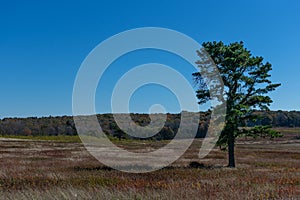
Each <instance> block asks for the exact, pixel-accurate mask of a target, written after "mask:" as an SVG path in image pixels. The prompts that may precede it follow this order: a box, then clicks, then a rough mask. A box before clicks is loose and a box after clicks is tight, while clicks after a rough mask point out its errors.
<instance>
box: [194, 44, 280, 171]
mask: <svg viewBox="0 0 300 200" xmlns="http://www.w3.org/2000/svg"><path fill="white" fill-rule="evenodd" d="M202 45H203V49H201V51H197V53H198V55H199V57H201V58H203V57H204V56H205V55H204V54H205V53H208V54H209V55H210V57H211V59H212V60H213V62H214V64H215V65H216V66H217V69H218V70H219V73H220V75H221V78H222V80H223V84H224V87H222V86H218V88H214V89H215V90H218V93H219V97H218V99H219V101H220V100H221V101H223V102H226V116H225V123H226V124H225V127H224V129H223V131H222V133H221V135H220V137H219V140H218V145H226V146H228V156H229V164H228V166H229V167H235V160H234V143H235V138H236V137H238V136H240V135H245V134H246V135H251V136H256V135H257V134H259V135H264V136H270V137H277V136H280V134H279V133H278V132H276V131H273V130H270V129H269V128H270V127H253V128H243V127H244V126H245V121H247V120H256V119H257V118H258V116H256V115H253V111H254V110H255V109H256V110H257V109H258V110H269V106H270V104H271V103H272V99H271V98H270V97H269V96H268V93H269V92H271V91H273V90H275V89H276V88H277V87H279V86H280V84H278V83H275V84H274V83H272V81H271V79H270V77H271V75H270V71H271V70H272V65H271V64H270V63H269V62H264V59H263V57H261V56H253V55H252V54H251V52H250V51H249V50H248V49H246V48H245V47H244V43H243V42H235V43H231V44H229V45H225V44H224V43H223V42H205V43H203V44H202ZM205 62H207V61H205V60H204V61H203V60H199V61H197V62H196V64H198V66H199V69H200V72H197V73H194V74H193V77H194V79H195V81H196V83H198V85H199V89H198V90H197V91H196V95H197V97H198V99H199V103H200V104H203V103H206V102H208V101H210V100H212V98H215V97H216V96H214V97H213V96H211V95H210V94H211V93H210V90H209V89H208V87H207V86H206V85H205V84H204V81H203V78H202V76H201V74H202V73H203V72H204V73H207V72H208V71H207V69H206V68H205V67H203V66H204V65H205V64H206V63H205ZM210 81H213V80H210Z"/></svg>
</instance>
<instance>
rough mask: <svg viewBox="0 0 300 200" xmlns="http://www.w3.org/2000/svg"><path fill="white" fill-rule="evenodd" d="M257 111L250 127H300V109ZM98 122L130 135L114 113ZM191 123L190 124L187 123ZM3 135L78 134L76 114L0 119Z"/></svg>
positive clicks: (167, 128)
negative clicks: (75, 122)
mask: <svg viewBox="0 0 300 200" xmlns="http://www.w3.org/2000/svg"><path fill="white" fill-rule="evenodd" d="M253 114H255V115H259V116H260V118H259V119H258V120H257V121H255V122H253V121H246V122H245V125H246V126H256V125H272V126H273V127H300V111H268V112H261V111H255V112H254V113H253ZM130 115H131V118H132V119H133V121H134V122H135V123H137V124H139V125H141V126H146V125H147V124H149V122H150V118H149V116H148V115H147V114H130ZM180 117H181V114H167V120H166V122H165V125H164V127H163V128H162V129H161V130H160V132H159V133H158V134H156V135H155V136H153V137H152V139H157V140H161V139H172V138H173V137H174V136H175V134H176V133H177V130H178V127H179V125H180ZM97 118H98V121H99V123H100V125H101V127H102V129H103V131H104V132H105V133H106V134H107V135H110V136H114V137H119V138H128V137H130V136H128V135H127V134H125V133H124V132H123V131H122V130H121V129H120V128H119V127H118V125H117V124H116V122H115V121H114V118H113V115H112V114H98V115H97ZM209 119H210V112H201V113H200V120H199V127H198V132H197V135H196V137H204V136H205V134H206V131H207V128H208V126H209ZM187 126H188V125H187ZM0 134H1V135H32V136H37V135H49V136H51V135H76V134H77V132H76V128H75V124H74V121H73V117H72V116H58V117H52V116H49V117H40V118H38V117H28V118H4V119H2V120H0Z"/></svg>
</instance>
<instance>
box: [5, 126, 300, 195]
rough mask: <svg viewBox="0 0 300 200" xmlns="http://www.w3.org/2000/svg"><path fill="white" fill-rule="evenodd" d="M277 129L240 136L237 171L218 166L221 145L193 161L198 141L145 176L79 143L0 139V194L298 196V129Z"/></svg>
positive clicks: (222, 163)
mask: <svg viewBox="0 0 300 200" xmlns="http://www.w3.org/2000/svg"><path fill="white" fill-rule="evenodd" d="M293 130H294V132H293ZM282 131H285V132H286V133H287V134H286V136H285V137H284V138H280V139H276V140H273V141H271V142H270V141H267V140H265V141H264V140H248V139H245V138H242V139H241V140H239V141H238V142H237V147H236V158H237V164H238V167H237V168H236V169H229V168H226V167H223V166H225V165H226V163H227V153H226V152H224V151H220V150H219V149H214V150H213V151H212V152H211V153H210V154H209V155H208V156H207V157H205V158H204V159H202V160H199V159H198V157H197V154H198V151H199V145H200V143H201V140H199V139H198V140H196V141H195V142H194V143H193V145H192V146H191V147H190V148H189V149H188V151H187V152H186V153H185V154H184V155H183V156H182V157H181V158H180V159H179V160H178V161H176V162H175V163H173V164H172V165H171V166H170V167H167V168H165V169H161V170H158V171H155V172H151V173H146V174H130V173H123V172H119V171H116V170H112V169H111V168H109V167H105V166H103V165H102V164H101V163H99V161H97V160H96V159H94V158H93V157H91V156H90V154H89V153H88V152H87V151H86V150H85V148H84V146H83V145H82V144H80V143H61V142H56V141H28V140H10V139H2V140H1V141H0V151H1V154H0V155H1V157H0V194H1V195H0V197H1V199H7V198H11V199H24V198H27V199H41V198H44V199H299V198H300V179H299V175H300V162H299V160H300V148H299V147H300V142H299V140H297V139H293V138H294V136H295V135H296V134H299V130H295V129H285V130H282ZM153 143H154V142H149V143H146V145H148V146H155V145H157V144H156V143H160V142H155V145H154V144H153ZM127 144H128V142H126V141H120V143H119V145H123V146H125V145H127ZM143 145H144V143H143ZM141 147H142V146H140V147H139V146H138V145H136V146H135V148H141ZM143 148H144V146H143ZM191 163H192V164H191Z"/></svg>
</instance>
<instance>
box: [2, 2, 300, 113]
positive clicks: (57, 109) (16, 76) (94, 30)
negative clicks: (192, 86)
mask: <svg viewBox="0 0 300 200" xmlns="http://www.w3.org/2000/svg"><path fill="white" fill-rule="evenodd" d="M299 10H300V2H299V1H297V0H294V1H288V0H286V1H284V0H282V1H261V0H260V1H259V0H251V1H238V0H236V1H216V0H210V1H200V0H195V1H175V0H174V1H167V0H159V1H156V0H151V1H142V0H140V1H121V0H120V1H114V0H107V1H64V0H60V1H57V0H52V1H30V0H29V1H14V0H12V1H1V2H0V83H1V96H0V99H1V101H0V118H3V117H21V116H49V115H54V116H55V115H70V114H71V113H72V89H73V83H74V79H75V77H76V73H77V70H78V69H79V67H80V65H81V62H82V61H83V60H84V58H85V57H86V56H87V54H88V53H89V52H90V51H91V50H92V49H93V48H94V47H95V46H96V45H97V44H98V43H100V42H101V41H103V40H105V39H107V38H108V37H110V36H112V35H114V34H117V33H119V32H121V31H125V30H127V29H132V28H137V27H147V26H155V27H165V28H170V29H174V30H177V31H180V32H182V33H185V34H187V35H188V36H190V37H192V38H194V39H195V40H197V41H198V42H199V43H202V42H204V41H214V40H216V41H219V40H222V41H224V42H225V43H229V42H234V41H241V40H242V41H244V42H245V44H246V46H247V48H248V49H250V50H251V51H252V52H253V54H254V55H261V56H263V57H264V58H265V60H267V61H269V62H271V63H272V64H273V72H272V80H273V81H274V82H280V83H282V86H281V87H280V88H279V89H278V90H277V91H275V92H273V93H272V95H271V97H272V98H273V100H274V103H273V105H272V106H271V109H274V110H278V109H282V110H300V90H299V85H300V84H299V82H298V80H299V78H298V77H299V76H300V65H299V58H300V12H299ZM157 55H158V53H157V52H154V51H153V52H151V51H149V52H148V53H147V52H146V53H145V52H144V54H143V56H142V58H143V59H141V56H139V53H137V54H136V55H135V56H137V57H139V58H140V59H138V62H137V61H136V60H135V59H134V57H132V59H131V61H126V58H124V59H123V58H120V61H119V60H118V62H120V64H119V66H116V69H112V70H111V73H112V74H114V73H116V74H119V75H120V71H121V72H122V70H120V66H121V65H124V64H128V65H133V64H142V63H143V62H150V61H151V62H159V61H160V60H159V59H162V60H161V62H162V63H164V64H168V62H170V63H169V64H174V63H175V61H176V63H177V64H178V63H180V62H183V61H181V60H180V59H179V60H176V59H175V60H174V61H170V58H171V57H170V56H169V55H167V54H164V53H162V54H161V55H160V56H157ZM129 57H130V56H129ZM122 59H123V61H122ZM127 59H128V58H127ZM116 63H117V62H116ZM109 77H113V75H108V76H107V77H106V79H107V80H108V81H109V80H110V78H109ZM116 77H117V76H116ZM155 87H157V86H152V88H151V87H150V86H149V88H147V87H145V88H144V92H145V91H147V90H149V91H151V90H152V91H153V89H156V92H157V93H156V94H160V93H161V95H157V96H158V97H159V98H160V99H158V100H161V101H164V102H172V103H171V104H170V105H173V106H175V107H176V105H177V103H178V102H176V100H174V96H173V97H172V94H169V93H168V91H167V90H166V89H162V88H155ZM99 89H101V86H99ZM108 89H109V87H108V88H105V87H104V88H103V91H102V92H98V93H97V100H98V101H97V105H99V109H98V111H99V112H106V111H108V109H107V108H106V106H109V105H110V103H107V104H106V103H105V101H106V100H107V99H108V97H109V92H108V91H106V90H108ZM151 94H154V93H151V92H150V93H149V95H151ZM163 95H166V96H165V97H164V96H163ZM135 97H136V98H137V99H139V100H138V101H137V102H140V103H141V102H144V104H143V105H139V104H138V105H137V111H139V109H141V110H142V109H143V108H145V106H146V107H147V106H148V104H149V105H150V104H151V103H155V101H156V100H155V98H158V97H155V98H154V97H153V98H151V96H149V97H147V96H145V95H143V90H142V89H141V90H139V91H137V92H136V94H135ZM143 98H145V99H143ZM169 98H171V99H172V100H170V99H169ZM148 100H150V101H148ZM146 101H147V102H146ZM152 101H153V102H152ZM145 102H146V103H145ZM97 108H98V107H97ZM175 111H176V109H175Z"/></svg>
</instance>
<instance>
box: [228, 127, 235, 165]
mask: <svg viewBox="0 0 300 200" xmlns="http://www.w3.org/2000/svg"><path fill="white" fill-rule="evenodd" d="M233 134H234V133H233V131H230V133H229V135H228V161H229V163H228V167H232V168H234V167H235V160H234V135H233Z"/></svg>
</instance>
